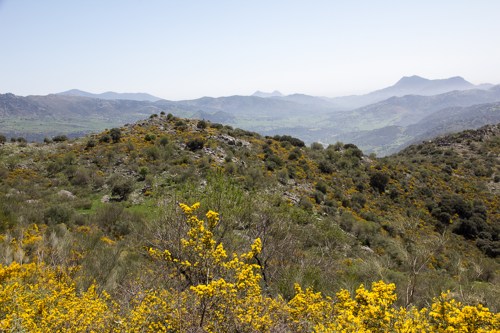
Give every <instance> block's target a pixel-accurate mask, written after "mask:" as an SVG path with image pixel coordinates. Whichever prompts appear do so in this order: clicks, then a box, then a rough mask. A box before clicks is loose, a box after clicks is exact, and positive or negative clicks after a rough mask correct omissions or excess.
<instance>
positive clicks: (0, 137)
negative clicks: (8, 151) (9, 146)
mask: <svg viewBox="0 0 500 333" xmlns="http://www.w3.org/2000/svg"><path fill="white" fill-rule="evenodd" d="M6 141H7V138H6V137H5V135H3V134H0V145H3V144H4V143H5V142H6Z"/></svg>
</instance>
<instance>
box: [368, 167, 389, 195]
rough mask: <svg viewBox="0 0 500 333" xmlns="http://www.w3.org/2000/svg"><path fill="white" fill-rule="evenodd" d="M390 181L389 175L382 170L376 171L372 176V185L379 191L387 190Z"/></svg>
mask: <svg viewBox="0 0 500 333" xmlns="http://www.w3.org/2000/svg"><path fill="white" fill-rule="evenodd" d="M388 183H389V176H387V175H386V174H385V173H382V172H375V173H374V174H372V175H371V176H370V186H371V187H373V188H374V189H375V190H377V191H378V192H379V193H383V192H384V191H385V187H386V186H387V184H388Z"/></svg>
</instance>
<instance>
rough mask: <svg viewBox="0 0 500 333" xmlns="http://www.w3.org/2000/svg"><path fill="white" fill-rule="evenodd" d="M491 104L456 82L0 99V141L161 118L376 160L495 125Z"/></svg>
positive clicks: (483, 88)
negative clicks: (287, 91)
mask: <svg viewBox="0 0 500 333" xmlns="http://www.w3.org/2000/svg"><path fill="white" fill-rule="evenodd" d="M496 102H500V86H494V85H491V84H482V85H474V84H472V83H470V82H468V81H466V80H464V79H463V78H461V77H452V78H449V79H440V80H429V79H425V78H422V77H419V76H410V77H403V78H401V79H400V80H399V81H398V82H396V83H395V84H394V85H392V86H390V87H387V88H383V89H380V90H377V91H374V92H371V93H369V94H366V95H359V96H345V97H336V98H325V97H317V96H310V95H305V94H292V95H283V94H281V93H280V92H279V91H274V92H272V93H266V92H261V91H257V92H255V93H254V94H253V95H252V96H228V97H218V98H213V97H203V98H198V99H194V100H183V101H169V100H163V99H159V98H157V97H155V96H152V95H149V94H143V93H139V94H130V93H125V94H121V93H115V92H106V93H103V94H92V93H87V92H84V91H80V90H76V89H75V90H70V91H66V92H62V93H58V94H52V95H47V96H27V97H21V96H15V95H13V94H3V95H0V117H1V119H0V133H3V134H5V135H7V136H10V137H15V136H23V137H25V138H27V139H28V140H43V138H44V137H50V136H54V135H58V134H65V135H68V136H79V135H82V134H83V133H88V132H95V131H100V130H102V129H105V128H110V127H114V126H120V125H123V124H125V123H130V122H134V121H136V120H138V119H142V118H145V117H148V116H150V115H152V114H155V113H161V112H165V113H172V114H173V115H176V116H180V117H188V118H198V119H206V120H210V121H212V122H219V123H223V124H227V125H231V126H233V127H239V128H242V129H246V130H251V131H255V132H259V133H262V134H264V135H276V134H293V135H295V136H298V137H300V138H301V139H302V140H304V141H305V142H306V143H312V142H316V141H318V142H321V143H323V144H330V143H335V142H337V141H343V142H352V143H354V144H356V145H358V146H359V147H360V148H361V149H363V151H365V152H367V153H370V152H375V153H377V154H378V155H380V156H382V155H387V154H389V153H393V152H396V151H398V150H399V149H401V148H403V147H405V146H406V145H408V144H409V143H411V142H415V140H423V139H428V138H430V137H431V136H432V135H437V134H444V133H447V132H449V131H453V130H463V129H468V128H478V127H480V126H482V125H486V124H490V123H494V122H498V119H499V111H498V103H496ZM473 106H474V107H473ZM485 110H487V111H485ZM450 112H451V113H452V116H451V113H450Z"/></svg>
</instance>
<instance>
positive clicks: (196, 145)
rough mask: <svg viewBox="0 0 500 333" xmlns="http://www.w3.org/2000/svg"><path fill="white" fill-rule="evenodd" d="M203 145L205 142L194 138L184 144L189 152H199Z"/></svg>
mask: <svg viewBox="0 0 500 333" xmlns="http://www.w3.org/2000/svg"><path fill="white" fill-rule="evenodd" d="M204 145H205V141H204V140H203V139H202V138H194V139H191V140H189V141H188V142H186V147H187V148H188V149H189V150H191V151H196V150H200V149H202V148H203V146H204Z"/></svg>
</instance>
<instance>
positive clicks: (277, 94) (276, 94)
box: [252, 90, 283, 98]
mask: <svg viewBox="0 0 500 333" xmlns="http://www.w3.org/2000/svg"><path fill="white" fill-rule="evenodd" d="M252 96H255V97H262V98H268V97H283V94H282V93H281V92H279V91H278V90H275V91H273V92H271V93H268V92H264V91H260V90H257V91H256V92H254V93H253V94H252Z"/></svg>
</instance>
